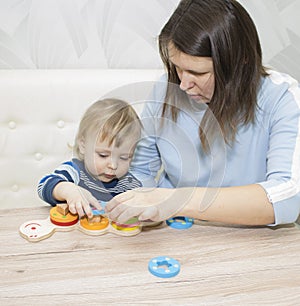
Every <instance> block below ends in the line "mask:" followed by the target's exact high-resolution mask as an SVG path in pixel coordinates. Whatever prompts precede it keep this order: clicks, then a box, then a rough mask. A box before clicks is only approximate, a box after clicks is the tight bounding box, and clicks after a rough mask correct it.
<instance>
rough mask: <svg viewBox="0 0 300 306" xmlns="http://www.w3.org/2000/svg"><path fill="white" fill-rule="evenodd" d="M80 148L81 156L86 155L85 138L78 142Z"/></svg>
mask: <svg viewBox="0 0 300 306" xmlns="http://www.w3.org/2000/svg"><path fill="white" fill-rule="evenodd" d="M78 148H79V152H80V154H82V155H84V153H85V139H84V137H81V138H80V139H79V140H78Z"/></svg>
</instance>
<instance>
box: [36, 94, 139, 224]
mask: <svg viewBox="0 0 300 306" xmlns="http://www.w3.org/2000/svg"><path fill="white" fill-rule="evenodd" d="M141 128H142V124H141V122H140V120H139V118H138V116H137V114H136V112H135V110H134V109H133V108H132V107H131V106H130V105H129V104H127V103H126V102H125V101H122V100H118V99H104V100H100V101H97V102H95V103H94V104H92V105H91V106H90V107H89V108H88V109H87V110H86V112H85V114H84V115H83V117H82V119H81V122H80V125H79V129H78V132H77V136H76V139H75V145H74V155H75V158H73V159H72V160H70V161H67V162H64V163H63V164H61V165H60V166H59V167H58V168H56V169H55V170H54V172H53V173H51V174H49V175H46V176H45V177H43V178H42V179H41V180H40V182H39V184H38V194H39V196H40V198H41V199H42V200H44V201H46V202H48V203H49V204H51V205H52V206H55V205H56V204H59V203H67V204H68V208H69V211H70V212H71V213H73V214H75V213H78V215H79V217H82V216H83V215H85V214H86V215H87V216H88V217H89V218H91V217H92V216H93V213H92V209H91V206H93V207H95V208H97V209H98V210H102V208H103V207H102V206H101V205H100V203H99V201H100V202H101V201H109V200H110V199H111V198H112V197H114V196H115V195H117V194H119V193H122V192H124V191H127V190H130V189H134V188H137V187H140V186H141V183H140V182H139V181H138V180H137V179H136V178H135V177H134V176H133V175H131V174H130V173H128V169H129V166H130V162H131V159H132V155H133V152H134V150H135V147H136V143H137V141H138V139H139V138H140V134H141Z"/></svg>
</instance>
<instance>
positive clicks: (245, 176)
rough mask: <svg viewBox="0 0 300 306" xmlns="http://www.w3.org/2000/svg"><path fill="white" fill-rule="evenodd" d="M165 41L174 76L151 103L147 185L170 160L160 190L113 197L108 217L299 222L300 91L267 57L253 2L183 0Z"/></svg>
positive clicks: (140, 151) (137, 170)
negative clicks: (250, 7) (268, 65)
mask: <svg viewBox="0 0 300 306" xmlns="http://www.w3.org/2000/svg"><path fill="white" fill-rule="evenodd" d="M159 48H160V55H161V58H162V60H163V63H164V65H165V67H166V70H167V79H162V80H161V82H159V83H158V84H157V85H156V86H155V88H154V91H153V97H152V98H151V101H152V102H151V101H150V102H148V103H147V105H146V107H145V109H144V111H143V115H142V117H143V124H144V126H145V131H146V134H145V137H144V138H143V139H142V140H141V141H140V143H139V145H138V148H137V151H136V156H135V159H134V161H133V164H132V166H133V173H134V175H135V176H136V177H137V178H138V179H140V180H141V181H142V182H143V184H144V186H150V184H151V185H152V186H153V182H154V178H155V177H156V175H157V171H158V170H159V169H160V168H161V166H163V171H162V174H161V176H160V177H159V180H158V185H157V187H159V188H152V189H151V188H146V189H142V190H136V191H129V192H126V193H124V194H122V195H119V196H117V197H115V198H114V199H113V200H111V201H110V202H109V204H108V206H107V212H108V213H109V216H110V218H112V219H115V220H118V221H119V222H124V221H126V220H127V219H129V218H130V217H132V216H138V217H139V219H140V220H143V219H151V220H154V221H161V220H165V219H167V218H169V217H174V216H180V215H181V216H182V215H184V216H189V217H194V218H197V219H204V220H209V221H216V222H223V223H228V224H243V225H277V224H283V223H291V222H294V221H295V220H296V219H297V217H298V215H299V210H300V89H299V85H298V83H297V82H296V81H295V80H294V79H292V78H291V77H290V76H288V75H284V74H281V73H278V72H275V71H272V70H267V69H266V68H265V67H264V66H263V65H262V51H261V46H260V42H259V38H258V34H257V31H256V28H255V25H254V23H253V21H252V19H251V18H250V16H249V15H248V13H247V12H246V10H245V9H244V8H243V7H242V6H241V4H239V3H238V2H237V1H234V0H227V1H224V0H182V1H181V2H180V3H179V5H178V7H177V9H176V10H175V12H174V13H173V15H172V16H171V17H170V19H169V21H168V22H167V23H166V25H165V26H164V28H163V29H162V31H161V33H160V36H159ZM153 101H154V102H153ZM120 204H122V205H120Z"/></svg>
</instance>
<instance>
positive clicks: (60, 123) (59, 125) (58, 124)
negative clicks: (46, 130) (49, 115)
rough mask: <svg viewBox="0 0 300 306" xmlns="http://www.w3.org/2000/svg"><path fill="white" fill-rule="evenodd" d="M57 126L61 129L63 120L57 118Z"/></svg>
mask: <svg viewBox="0 0 300 306" xmlns="http://www.w3.org/2000/svg"><path fill="white" fill-rule="evenodd" d="M56 125H57V127H58V128H60V129H62V128H63V127H64V126H65V122H64V121H63V120H59V121H57V123H56Z"/></svg>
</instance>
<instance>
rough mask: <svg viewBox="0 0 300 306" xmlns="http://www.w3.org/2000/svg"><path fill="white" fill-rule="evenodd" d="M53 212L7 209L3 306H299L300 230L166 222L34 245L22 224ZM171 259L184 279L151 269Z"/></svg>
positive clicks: (0, 280)
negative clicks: (133, 231) (153, 262)
mask: <svg viewBox="0 0 300 306" xmlns="http://www.w3.org/2000/svg"><path fill="white" fill-rule="evenodd" d="M49 210H50V208H49V207H40V208H26V209H17V210H0V245H1V246H0V259H1V266H0V305H5V306H6V305H14V306H15V305H31V306H32V305H84V304H86V305H109V304H114V305H124V304H126V305H155V304H159V305H173V304H174V305H300V229H299V227H298V226H296V225H289V226H282V227H278V228H268V227H260V228H253V227H252V228H249V227H229V226H221V225H217V224H210V223H206V222H196V224H194V225H193V226H192V227H191V228H189V229H186V230H177V229H173V228H170V227H169V226H167V225H166V224H165V223H163V224H162V225H160V226H158V227H156V228H152V229H145V230H143V231H142V232H141V233H140V234H138V235H137V236H133V237H121V236H116V235H114V234H112V233H107V234H104V235H102V236H89V235H86V234H84V233H82V232H80V231H78V230H73V231H69V232H55V233H54V234H53V235H52V236H51V237H49V238H47V239H45V240H42V241H39V242H29V241H27V240H26V239H24V238H23V237H21V236H20V234H19V232H18V230H19V227H20V225H21V224H22V223H24V222H25V221H29V220H34V219H45V218H47V217H48V216H49ZM157 256H169V257H172V258H174V259H177V260H178V261H179V263H180V265H181V270H180V272H179V274H178V275H177V276H175V277H172V278H159V277H156V276H154V275H152V274H151V273H150V272H149V271H148V262H149V260H150V259H152V258H153V257H157Z"/></svg>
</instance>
